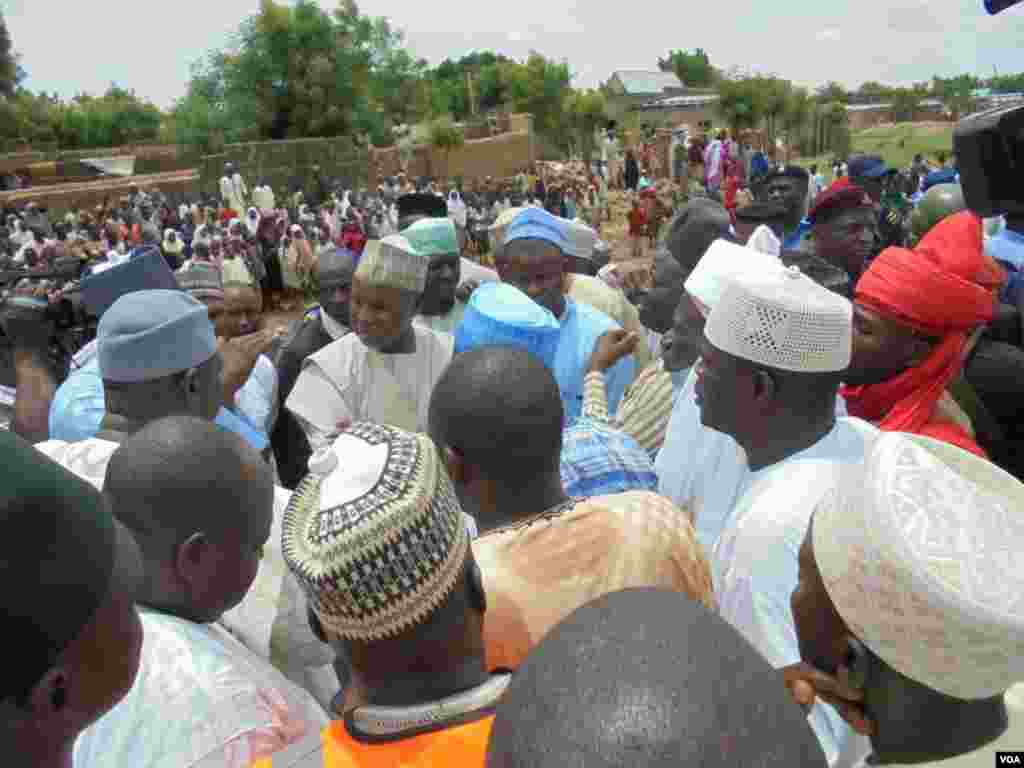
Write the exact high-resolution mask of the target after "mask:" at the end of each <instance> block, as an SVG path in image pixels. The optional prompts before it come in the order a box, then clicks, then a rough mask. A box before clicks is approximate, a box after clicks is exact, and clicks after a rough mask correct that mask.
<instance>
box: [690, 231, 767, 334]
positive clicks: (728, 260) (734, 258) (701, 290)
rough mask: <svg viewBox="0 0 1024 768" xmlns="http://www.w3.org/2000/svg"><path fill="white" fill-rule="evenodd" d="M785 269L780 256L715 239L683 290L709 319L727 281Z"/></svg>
mask: <svg viewBox="0 0 1024 768" xmlns="http://www.w3.org/2000/svg"><path fill="white" fill-rule="evenodd" d="M783 268H784V267H783V266H782V261H781V260H780V259H779V257H778V256H772V255H770V254H767V253H762V252H760V251H755V250H754V249H752V248H744V247H743V246H742V245H737V244H736V243H730V242H729V241H728V240H715V242H713V243H712V244H711V247H710V248H708V249H707V250H706V251H705V252H704V255H703V256H701V257H700V261H698V262H697V266H696V267H694V269H693V272H691V273H690V276H689V277H688V278H686V283H685V285H684V287H685V288H686V292H687V293H688V294H689V295H690V297H691V298H693V299H694V301H695V302H696V304H697V308H698V309H700V311H701V313H702V314H703V315H704V316H705V317H707V315H708V313H710V312H711V309H712V308H713V307H714V306H715V305H716V304H718V300H719V299H720V298H721V297H722V291H723V290H725V285H726V281H727V279H728V278H730V277H733V276H735V275H739V274H743V273H750V272H754V271H763V270H765V269H767V271H769V272H771V271H776V270H781V269H783Z"/></svg>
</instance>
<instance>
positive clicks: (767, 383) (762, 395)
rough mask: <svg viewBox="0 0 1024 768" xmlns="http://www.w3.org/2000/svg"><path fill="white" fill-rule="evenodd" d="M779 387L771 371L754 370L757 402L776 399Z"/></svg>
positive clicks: (763, 402)
mask: <svg viewBox="0 0 1024 768" xmlns="http://www.w3.org/2000/svg"><path fill="white" fill-rule="evenodd" d="M778 389H779V387H778V384H777V383H776V381H775V378H774V377H773V376H772V375H771V374H770V373H768V372H767V371H762V370H758V371H755V372H754V400H755V401H756V402H757V403H759V404H767V403H768V402H770V401H771V400H773V399H775V396H776V394H777V393H778Z"/></svg>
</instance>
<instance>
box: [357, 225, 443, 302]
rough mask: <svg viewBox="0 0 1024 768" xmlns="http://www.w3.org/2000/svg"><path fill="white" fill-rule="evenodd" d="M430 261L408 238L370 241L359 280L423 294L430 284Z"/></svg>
mask: <svg viewBox="0 0 1024 768" xmlns="http://www.w3.org/2000/svg"><path fill="white" fill-rule="evenodd" d="M429 266H430V259H429V258H428V257H427V256H425V255H424V254H422V253H420V252H419V251H417V250H416V249H415V248H414V247H413V246H412V243H410V242H409V241H408V240H407V239H406V238H405V237H404V236H402V235H388V236H387V237H385V238H384V239H383V240H368V241H367V242H366V247H365V248H364V249H363V253H362V255H361V256H360V257H359V266H358V267H357V268H356V277H358V278H361V279H363V280H365V281H366V282H368V283H372V284H376V285H389V286H392V287H393V288H400V289H402V290H404V291H412V292H413V293H423V289H424V288H425V287H426V285H427V268H428V267H429Z"/></svg>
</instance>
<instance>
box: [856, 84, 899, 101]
mask: <svg viewBox="0 0 1024 768" xmlns="http://www.w3.org/2000/svg"><path fill="white" fill-rule="evenodd" d="M894 90H895V89H894V88H892V87H891V86H888V85H883V84H882V83H878V82H875V81H874V80H869V81H867V82H866V83H861V86H860V88H858V89H857V92H856V93H857V100H858V101H859V102H860V103H862V104H871V103H877V102H882V101H888V100H890V99H891V98H892V96H893V91H894Z"/></svg>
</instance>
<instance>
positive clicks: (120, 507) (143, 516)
mask: <svg viewBox="0 0 1024 768" xmlns="http://www.w3.org/2000/svg"><path fill="white" fill-rule="evenodd" d="M103 492H104V494H105V495H106V496H107V497H108V499H109V500H110V502H111V508H112V510H113V512H114V515H115V516H116V517H117V518H118V519H119V520H120V521H121V523H122V524H123V525H124V526H125V527H127V528H128V529H129V530H130V531H131V532H132V533H133V534H135V537H136V539H137V540H138V542H139V545H140V547H141V548H142V550H143V552H144V554H145V555H146V558H147V560H150V561H152V560H163V559H166V558H170V557H172V556H173V555H174V551H175V548H176V547H177V546H178V545H179V544H181V542H182V541H184V540H185V539H187V538H188V537H189V536H191V535H192V534H194V533H196V532H199V531H202V532H206V533H208V534H210V535H217V534H220V533H226V532H237V531H238V530H239V529H241V530H246V529H249V528H251V527H253V526H259V525H262V522H261V521H260V520H259V515H258V514H256V510H258V509H260V508H261V506H263V505H265V500H266V498H267V496H268V495H272V494H273V478H272V475H271V473H270V470H269V467H268V466H267V464H266V462H264V461H263V459H262V458H261V457H260V455H259V454H258V453H256V451H254V450H253V449H252V448H251V447H250V446H249V445H248V444H247V443H246V442H245V441H244V440H242V438H240V437H239V436H238V435H235V434H234V433H232V432H228V431H226V430H224V429H221V428H220V427H217V426H216V425H214V424H212V423H211V422H208V421H205V420H202V419H197V418H194V417H191V416H171V417H168V418H165V419H160V420H158V421H154V422H152V423H150V424H148V425H146V426H145V427H143V428H142V429H141V430H139V431H138V432H136V433H135V434H133V435H132V436H130V437H129V438H128V439H127V440H125V442H124V443H123V444H122V445H121V447H120V448H119V449H118V450H117V452H116V453H115V454H114V455H113V457H112V458H111V460H110V464H109V465H108V466H107V475H106V481H105V483H104V486H103Z"/></svg>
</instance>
